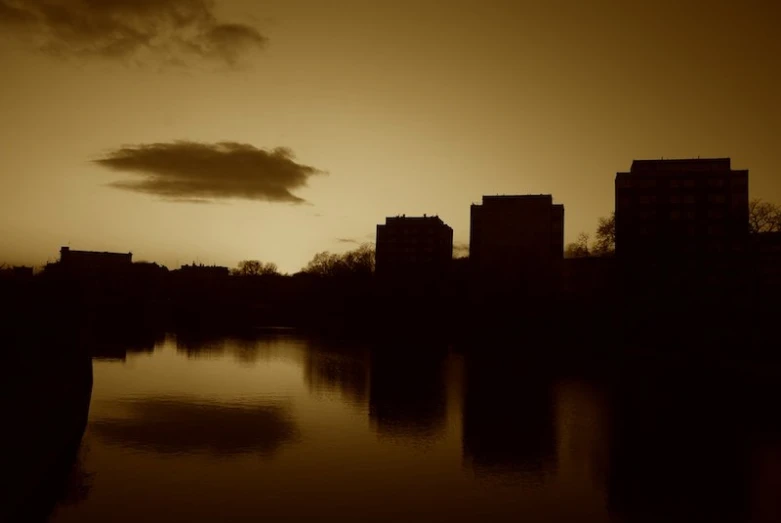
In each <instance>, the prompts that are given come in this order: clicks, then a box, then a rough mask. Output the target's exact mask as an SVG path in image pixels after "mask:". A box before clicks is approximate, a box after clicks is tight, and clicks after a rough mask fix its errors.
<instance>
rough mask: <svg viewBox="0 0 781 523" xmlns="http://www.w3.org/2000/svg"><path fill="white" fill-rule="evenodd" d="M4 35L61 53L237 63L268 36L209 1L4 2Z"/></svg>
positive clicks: (0, 23) (0, 3)
mask: <svg viewBox="0 0 781 523" xmlns="http://www.w3.org/2000/svg"><path fill="white" fill-rule="evenodd" d="M0 33H5V34H7V35H10V36H15V37H19V38H23V39H25V40H26V41H27V42H29V43H32V44H33V45H34V46H35V47H37V48H38V49H40V50H43V51H46V52H48V53H50V54H53V55H56V56H60V57H70V56H97V57H102V58H109V59H122V60H135V61H138V62H140V63H144V62H147V61H155V60H157V61H161V62H164V63H166V64H186V63H188V61H189V59H192V58H194V57H196V58H206V59H212V60H218V61H220V62H224V63H228V64H231V65H233V64H236V63H237V62H238V60H239V59H240V58H241V57H242V56H243V55H245V54H246V53H247V52H249V51H251V50H253V49H260V48H262V47H263V46H264V45H265V44H266V37H265V36H263V35H262V34H260V33H259V32H258V30H257V29H255V28H254V27H252V26H250V25H246V24H239V23H226V22H224V21H222V20H219V19H218V18H217V17H216V15H215V13H214V3H213V2H212V1H211V0H0Z"/></svg>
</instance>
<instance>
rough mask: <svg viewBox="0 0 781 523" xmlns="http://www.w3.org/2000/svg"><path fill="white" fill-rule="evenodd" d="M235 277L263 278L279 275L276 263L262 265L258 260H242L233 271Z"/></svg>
mask: <svg viewBox="0 0 781 523" xmlns="http://www.w3.org/2000/svg"><path fill="white" fill-rule="evenodd" d="M234 274H236V275H237V276H263V275H269V274H279V270H278V269H277V264H276V263H263V262H261V261H258V260H244V261H241V262H239V266H238V268H237V269H236V270H235V271H234Z"/></svg>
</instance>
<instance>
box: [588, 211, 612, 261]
mask: <svg viewBox="0 0 781 523" xmlns="http://www.w3.org/2000/svg"><path fill="white" fill-rule="evenodd" d="M593 250H594V253H595V254H597V255H600V256H606V255H610V254H613V253H614V252H615V251H616V213H615V211H613V212H612V213H610V216H608V217H607V218H604V217H603V218H600V219H599V222H598V223H597V234H596V243H595V244H594V249H593Z"/></svg>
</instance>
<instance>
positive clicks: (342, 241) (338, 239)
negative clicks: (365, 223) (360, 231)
mask: <svg viewBox="0 0 781 523" xmlns="http://www.w3.org/2000/svg"><path fill="white" fill-rule="evenodd" d="M336 241H337V242H338V243H354V244H356V245H360V244H361V242H359V241H358V240H356V239H355V238H337V239H336Z"/></svg>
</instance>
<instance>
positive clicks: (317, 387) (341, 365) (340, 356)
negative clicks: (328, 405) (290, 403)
mask: <svg viewBox="0 0 781 523" xmlns="http://www.w3.org/2000/svg"><path fill="white" fill-rule="evenodd" d="M370 372H371V369H370V367H369V354H368V352H366V351H365V350H362V349H355V348H352V349H347V350H339V349H338V348H336V347H326V346H324V345H323V346H320V345H318V344H312V345H310V346H309V347H308V348H307V351H306V353H305V356H304V380H305V381H306V384H307V387H308V388H309V391H310V392H311V393H312V394H318V395H320V394H334V393H335V394H337V395H338V397H339V398H340V399H341V400H343V401H345V402H347V403H350V404H352V405H356V406H358V405H364V404H366V403H367V402H368V398H369V375H370Z"/></svg>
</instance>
